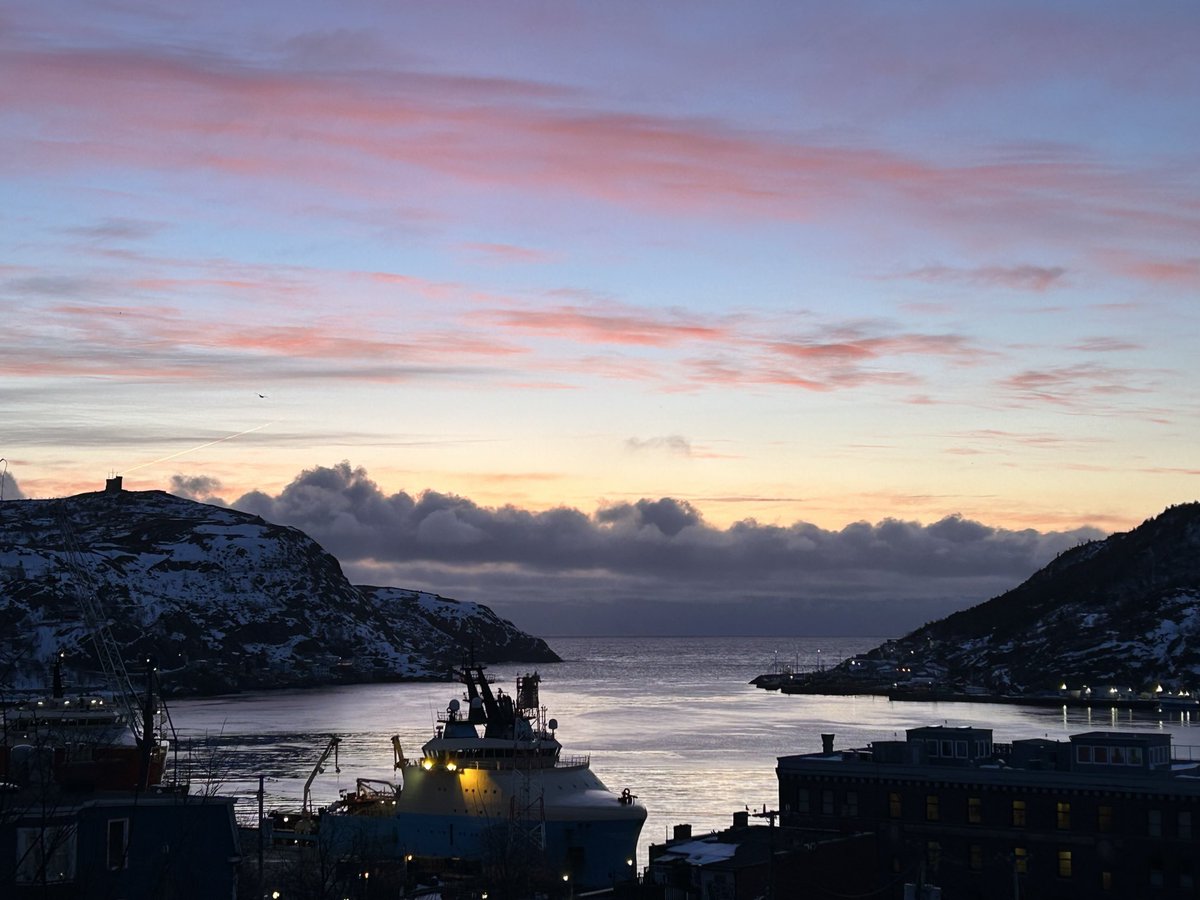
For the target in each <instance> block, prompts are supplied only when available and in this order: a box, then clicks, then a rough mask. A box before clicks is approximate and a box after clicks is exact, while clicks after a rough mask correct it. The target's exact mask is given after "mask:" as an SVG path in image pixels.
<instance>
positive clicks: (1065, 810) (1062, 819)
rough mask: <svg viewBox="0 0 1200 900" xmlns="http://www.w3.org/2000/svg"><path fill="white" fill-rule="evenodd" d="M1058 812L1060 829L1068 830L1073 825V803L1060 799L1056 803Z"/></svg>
mask: <svg viewBox="0 0 1200 900" xmlns="http://www.w3.org/2000/svg"><path fill="white" fill-rule="evenodd" d="M1056 812H1057V814H1058V829H1059V831H1066V830H1067V829H1069V828H1070V827H1071V804H1070V803H1068V802H1067V801H1065V800H1059V801H1058V804H1057V805H1056Z"/></svg>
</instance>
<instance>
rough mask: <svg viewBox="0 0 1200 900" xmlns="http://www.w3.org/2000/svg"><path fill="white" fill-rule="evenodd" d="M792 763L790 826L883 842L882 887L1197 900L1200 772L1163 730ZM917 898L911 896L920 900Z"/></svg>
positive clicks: (888, 744)
mask: <svg viewBox="0 0 1200 900" xmlns="http://www.w3.org/2000/svg"><path fill="white" fill-rule="evenodd" d="M822 741H823V747H822V750H821V752H819V753H809V754H802V755H797V756H785V757H780V759H779V761H778V767H777V769H776V772H777V775H778V779H779V803H780V816H781V822H782V823H783V824H784V825H790V826H805V827H825V828H838V829H843V830H846V831H851V832H857V831H863V830H869V831H873V832H874V833H875V834H876V836H877V838H878V843H877V860H876V866H875V868H876V871H877V888H878V889H879V890H880V891H882V892H883V893H881V896H892V897H901V896H904V894H903V891H904V886H905V885H906V884H908V885H912V886H913V889H919V888H920V887H921V886H922V885H937V886H939V887H941V889H942V890H943V892H944V893H945V895H946V896H953V897H962V898H978V900H993V898H994V900H1010V898H1014V897H1025V896H1036V897H1039V898H1064V900H1065V898H1084V897H1096V898H1138V897H1154V898H1176V897H1179V898H1182V897H1194V896H1195V894H1196V884H1197V877H1198V875H1200V873H1197V871H1196V863H1195V861H1194V854H1195V846H1196V843H1195V836H1194V834H1195V833H1194V832H1193V827H1194V826H1193V823H1196V826H1197V827H1200V766H1197V765H1196V764H1195V763H1193V762H1191V761H1190V760H1184V761H1180V760H1176V759H1173V755H1174V754H1173V753H1172V747H1171V737H1170V735H1169V734H1167V733H1159V732H1140V733H1139V732H1105V731H1093V732H1087V733H1084V734H1076V735H1072V736H1071V737H1070V739H1069V740H1068V741H1058V740H1049V739H1040V738H1038V739H1028V740H1018V741H1014V742H1012V743H1011V744H996V743H994V742H993V739H992V730H991V729H989V728H972V727H961V728H959V727H945V726H930V727H923V728H912V729H909V730H908V731H907V732H906V740H904V741H898V740H897V741H876V742H874V743H873V744H871V745H870V746H868V747H867V748H864V749H852V750H835V749H834V746H833V743H834V736H833V735H823V736H822ZM910 890H911V889H910Z"/></svg>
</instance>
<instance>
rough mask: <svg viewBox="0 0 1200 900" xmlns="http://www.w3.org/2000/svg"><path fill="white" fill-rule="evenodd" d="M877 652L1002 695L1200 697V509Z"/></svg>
mask: <svg viewBox="0 0 1200 900" xmlns="http://www.w3.org/2000/svg"><path fill="white" fill-rule="evenodd" d="M874 653H875V655H877V656H885V657H893V658H896V659H898V660H901V659H902V660H904V661H905V662H906V664H909V665H913V666H923V667H925V668H926V669H929V670H930V671H933V672H937V673H941V674H940V676H939V677H940V678H941V679H944V680H945V681H946V682H947V685H949V684H950V683H953V682H961V683H965V684H973V685H980V686H984V687H988V688H991V689H994V690H998V691H1008V690H1025V691H1045V690H1051V691H1053V690H1057V689H1058V688H1059V686H1060V685H1061V684H1062V683H1063V682H1066V683H1067V685H1068V688H1069V689H1072V690H1078V689H1080V688H1081V687H1082V686H1083V685H1089V686H1091V685H1095V686H1100V685H1110V686H1119V687H1129V688H1133V689H1135V690H1140V689H1151V690H1153V689H1154V688H1155V687H1157V686H1158V685H1159V684H1162V685H1163V686H1164V687H1165V688H1175V687H1183V688H1188V689H1197V688H1200V503H1185V504H1180V505H1178V506H1172V507H1170V508H1169V509H1167V510H1166V511H1164V512H1163V513H1162V514H1161V515H1159V516H1157V517H1155V518H1153V519H1149V520H1147V521H1146V522H1144V523H1142V524H1141V525H1140V526H1138V527H1137V528H1135V529H1134V530H1133V531H1129V532H1126V533H1123V534H1114V535H1112V536H1110V537H1109V538H1107V539H1105V540H1103V541H1092V542H1090V543H1087V544H1084V545H1082V546H1079V547H1076V548H1075V549H1073V550H1070V551H1068V552H1066V553H1063V554H1062V555H1061V556H1059V557H1058V559H1056V560H1054V561H1053V562H1051V563H1050V564H1049V565H1047V566H1046V567H1045V568H1043V569H1042V570H1041V571H1039V572H1037V573H1035V574H1034V575H1033V576H1032V577H1031V578H1029V580H1028V581H1026V582H1025V583H1024V584H1021V585H1019V586H1018V587H1016V588H1014V589H1013V590H1011V591H1008V592H1007V593H1005V594H1002V595H1001V596H999V597H996V598H994V599H992V600H989V601H988V602H986V603H983V604H980V605H978V606H974V607H972V608H970V609H967V610H963V611H962V612H958V613H955V614H954V615H952V616H948V617H947V618H945V619H942V620H940V621H937V622H933V623H930V624H928V625H926V626H924V627H922V628H920V629H918V630H916V631H914V632H912V633H911V634H908V635H906V636H905V637H903V638H901V639H900V640H898V641H892V642H889V643H888V644H887V645H885V646H884V647H882V648H879V649H878V650H876V651H874Z"/></svg>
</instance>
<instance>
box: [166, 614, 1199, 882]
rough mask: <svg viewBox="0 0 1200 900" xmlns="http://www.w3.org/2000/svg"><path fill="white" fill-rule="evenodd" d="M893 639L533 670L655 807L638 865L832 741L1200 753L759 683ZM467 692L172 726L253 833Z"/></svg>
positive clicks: (688, 642) (375, 768)
mask: <svg viewBox="0 0 1200 900" xmlns="http://www.w3.org/2000/svg"><path fill="white" fill-rule="evenodd" d="M882 640H883V639H882V638H862V637H857V638H812V639H793V638H786V639H785V638H774V637H741V638H726V637H721V638H693V637H687V638H672V637H666V638H557V639H550V640H549V643H550V644H551V646H552V647H553V648H554V649H555V650H556V652H558V654H559V655H560V656H562V657H563V659H564V662H562V663H555V664H550V665H547V664H541V665H538V666H536V668H537V670H538V671H539V672H540V674H541V675H542V692H541V699H542V703H543V704H545V705H546V706H547V707H549V714H550V716H552V717H553V718H555V719H557V720H558V722H559V730H558V733H557V736H558V738H559V740H560V741H562V743H563V746H564V750H563V753H564V755H571V756H574V755H578V754H590V755H591V760H592V769H593V771H595V772H596V773H597V774H598V775H599V776H600V778H601V779H602V780H603V781H604V782H605V783H606V784H607V785H608V787H609V788H611V789H613V790H614V791H616V792H620V791H621V790H622V789H623V788H629V789H630V790H631V791H632V792H633V793H635V794H636V795H638V797H639V798H640V799H641V801H642V802H643V803H645V805H646V807H647V808H648V810H649V817H648V818H647V821H646V827H645V829H644V830H643V832H642V840H641V843H640V845H639V849H638V865H639V866H642V865H645V862H646V859H647V848H648V846H649V844H651V843H661V842H662V840H663V839H664V838H665V837H666V836H667V835H668V834H669V832H670V830H671V828H672V826H674V825H675V824H679V823H690V824H691V825H692V827H693V833H704V832H708V831H710V830H715V829H721V828H724V827H726V826H727V825H729V824H730V823H731V821H732V814H733V813H734V812H735V811H737V810H745V809H747V808H749V809H750V810H751V811H761V810H762V809H763V808H764V806H765V807H766V808H767V809H774V808H775V805H776V802H777V799H776V798H777V791H776V781H775V771H774V768H775V760H776V758H777V757H778V756H782V755H787V754H791V753H808V752H813V751H816V750H819V749H820V748H821V734H822V733H824V732H832V733H834V734H836V735H837V746H838V747H839V748H841V747H863V746H866V745H867V744H868V743H870V742H871V741H874V740H882V739H891V738H893V737H895V736H899V737H901V738H903V733H904V729H906V728H910V727H913V726H916V725H940V724H948V725H967V724H974V725H984V726H986V727H991V728H993V729H994V730H995V737H996V740H997V741H1002V742H1003V741H1009V740H1012V739H1014V738H1026V737H1042V736H1048V737H1050V738H1059V739H1065V738H1066V736H1067V735H1069V734H1073V733H1076V732H1080V731H1088V730H1101V729H1103V730H1120V729H1136V730H1145V729H1153V730H1160V729H1162V730H1168V731H1171V732H1172V735H1173V740H1174V742H1175V744H1176V746H1177V747H1180V748H1182V747H1190V746H1191V745H1196V744H1200V732H1196V731H1193V721H1192V719H1191V717H1190V715H1189V714H1186V713H1174V714H1171V715H1166V716H1161V715H1156V714H1147V713H1133V712H1129V711H1122V712H1114V711H1109V710H1090V711H1089V710H1087V709H1070V710H1064V709H1056V708H1035V707H1021V706H1002V705H996V704H970V703H915V702H891V701H889V700H887V698H885V697H871V696H861V697H824V696H806V695H791V696H789V695H782V694H779V693H778V692H771V691H764V690H760V689H758V688H755V687H754V686H752V685H750V684H749V683H748V682H749V681H750V679H751V678H753V677H754V676H755V675H758V674H761V673H762V672H765V671H769V670H770V668H771V666H772V665H773V663H774V662H775V661H776V660H778V662H779V663H780V664H784V663H786V664H789V665H795V666H799V667H800V668H801V669H805V668H812V667H817V666H825V665H830V664H833V663H836V662H839V661H840V660H842V659H843V658H845V657H847V656H850V655H853V654H854V653H856V652H860V651H863V650H866V649H869V648H870V647H874V646H876V645H878V644H879V643H880V642H881V641H882ZM532 668H535V667H531V666H526V665H520V664H502V665H496V666H492V667H490V670H489V671H490V672H491V674H493V675H494V676H495V682H496V685H497V686H500V687H503V688H504V689H505V690H506V691H509V692H511V691H512V690H513V687H514V684H515V680H516V676H517V675H518V674H523V673H525V672H527V671H530V670H531V669H532ZM459 693H460V687H459V686H458V685H456V684H454V683H451V682H446V683H441V684H385V685H353V686H339V687H330V688H322V689H315V690H306V691H282V692H278V691H277V692H264V693H248V694H238V695H233V696H227V697H217V698H206V699H198V700H186V701H185V700H179V701H175V702H174V703H172V705H171V715H172V719H173V721H174V724H175V728H176V734H177V738H178V740H177V747H178V748H179V750H180V754H181V755H180V760H181V766H183V765H184V764H186V765H187V766H188V767H189V769H190V774H191V779H192V781H193V784H194V785H197V786H198V788H199V787H200V786H202V785H206V786H207V789H210V790H213V791H214V792H217V793H221V794H225V795H234V796H237V797H238V798H239V817H240V818H242V819H243V820H246V821H251V820H253V818H254V817H255V815H256V814H257V800H256V799H255V795H256V793H257V791H258V786H259V778H260V776H261V777H262V778H263V784H264V790H265V806H266V808H267V809H268V810H270V809H272V808H291V809H298V808H299V807H300V803H301V801H302V798H303V789H304V783H305V781H306V779H307V778H308V777H309V775H310V773H311V772H312V770H313V767H314V766H315V765H316V763H317V760H318V758H319V756H320V754H321V751H322V750H323V749H324V748H325V747H326V746H327V745H328V743H329V740H330V737H331V736H334V735H336V736H337V737H338V738H339V739H340V743H339V745H338V754H337V761H338V765H339V767H340V770H341V771H340V772H338V771H336V770H335V766H334V764H333V760H332V759H330V761H329V763H328V764H327V765H326V768H325V772H324V773H322V774H320V775H318V776H317V777H316V778H315V779H314V781H313V784H312V802H313V805H314V807H320V806H324V805H327V804H328V803H330V802H332V801H333V800H336V799H337V798H338V795H339V791H344V790H353V789H354V785H355V779H356V778H359V777H366V778H378V779H392V778H393V772H392V747H391V743H390V740H391V736H392V735H398V736H399V738H400V741H401V744H402V746H403V748H404V751H405V753H406V754H407V755H409V756H412V755H415V754H417V753H419V751H420V747H421V745H422V744H423V743H424V742H425V741H426V740H428V739H429V737H430V736H432V734H433V725H434V721H435V718H436V715H437V713H438V712H440V711H442V710H444V709H445V708H446V704H447V703H448V702H449V701H450V700H451V699H452V698H454V697H457V696H459ZM1193 735H1195V736H1194V737H1193ZM1185 752H1188V751H1185ZM1190 752H1192V753H1193V754H1200V751H1194V750H1193V751H1190Z"/></svg>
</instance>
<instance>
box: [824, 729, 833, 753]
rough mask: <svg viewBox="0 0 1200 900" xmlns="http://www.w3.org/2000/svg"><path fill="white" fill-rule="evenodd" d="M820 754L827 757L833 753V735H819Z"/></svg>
mask: <svg viewBox="0 0 1200 900" xmlns="http://www.w3.org/2000/svg"><path fill="white" fill-rule="evenodd" d="M821 752H822V753H824V754H826V755H829V754H830V753H832V752H833V735H832V734H822V735H821Z"/></svg>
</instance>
